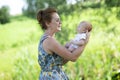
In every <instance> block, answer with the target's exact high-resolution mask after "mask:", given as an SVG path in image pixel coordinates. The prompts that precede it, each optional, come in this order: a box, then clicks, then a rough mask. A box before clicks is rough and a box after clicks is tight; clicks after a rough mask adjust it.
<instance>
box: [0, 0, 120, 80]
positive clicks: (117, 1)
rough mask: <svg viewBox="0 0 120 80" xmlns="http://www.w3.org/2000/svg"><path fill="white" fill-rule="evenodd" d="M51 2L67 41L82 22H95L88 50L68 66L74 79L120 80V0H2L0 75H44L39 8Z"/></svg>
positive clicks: (26, 78)
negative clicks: (41, 57) (40, 47)
mask: <svg viewBox="0 0 120 80" xmlns="http://www.w3.org/2000/svg"><path fill="white" fill-rule="evenodd" d="M47 7H55V8H56V9H57V11H58V13H59V15H60V18H61V21H62V30H61V32H59V33H57V34H56V39H57V40H58V41H59V42H60V43H61V44H62V45H65V43H66V42H67V41H69V40H71V39H72V38H74V35H75V34H76V27H77V26H78V24H79V23H80V22H81V21H83V20H87V21H89V22H91V24H92V26H93V29H92V32H91V37H90V41H89V43H88V45H87V46H86V48H85V50H84V52H83V53H82V55H81V56H80V57H79V59H78V60H77V61H76V62H68V63H67V64H65V65H64V67H63V69H64V70H65V72H66V74H67V75H68V77H69V78H70V80H120V27H119V25H120V0H0V80H38V77H39V73H40V66H39V65H38V62H37V55H38V52H37V47H38V43H39V39H40V37H41V35H42V34H43V31H42V29H41V28H40V25H39V24H38V22H37V20H36V13H37V11H38V10H39V9H44V8H47Z"/></svg>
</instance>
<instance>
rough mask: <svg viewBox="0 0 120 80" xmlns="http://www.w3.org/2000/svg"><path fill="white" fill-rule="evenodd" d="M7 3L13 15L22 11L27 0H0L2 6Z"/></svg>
mask: <svg viewBox="0 0 120 80" xmlns="http://www.w3.org/2000/svg"><path fill="white" fill-rule="evenodd" d="M5 5H7V6H8V7H9V10H10V14H11V15H17V14H21V13H22V7H24V6H25V0H0V8H1V7H2V6H5Z"/></svg>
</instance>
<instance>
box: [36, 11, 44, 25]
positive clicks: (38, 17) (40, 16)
mask: <svg viewBox="0 0 120 80" xmlns="http://www.w3.org/2000/svg"><path fill="white" fill-rule="evenodd" d="M42 16H43V10H40V11H39V12H38V13H37V20H38V22H39V23H41V21H42Z"/></svg>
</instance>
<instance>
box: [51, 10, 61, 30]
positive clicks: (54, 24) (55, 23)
mask: <svg viewBox="0 0 120 80" xmlns="http://www.w3.org/2000/svg"><path fill="white" fill-rule="evenodd" d="M49 27H50V28H51V29H53V30H55V32H58V31H61V21H60V17H59V15H58V14H57V13H56V12H55V13H53V14H52V20H51V22H50V23H49Z"/></svg>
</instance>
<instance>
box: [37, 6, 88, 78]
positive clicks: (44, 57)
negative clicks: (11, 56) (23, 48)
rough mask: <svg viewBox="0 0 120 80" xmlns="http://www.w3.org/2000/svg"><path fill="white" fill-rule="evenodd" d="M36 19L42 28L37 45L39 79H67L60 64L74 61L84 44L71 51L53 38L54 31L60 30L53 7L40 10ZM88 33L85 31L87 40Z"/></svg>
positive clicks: (58, 19)
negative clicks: (42, 31)
mask: <svg viewBox="0 0 120 80" xmlns="http://www.w3.org/2000/svg"><path fill="white" fill-rule="evenodd" d="M37 20H38V22H39V24H40V25H41V28H42V29H43V30H44V34H43V36H42V37H41V39H40V43H39V46H38V62H39V64H40V66H41V73H40V77H39V80H69V79H68V77H67V75H66V74H65V72H64V71H63V70H62V65H63V64H64V63H66V62H67V61H73V62H74V61H76V60H77V58H78V57H79V56H80V54H81V53H82V52H83V50H84V48H85V45H83V46H81V47H79V48H78V49H76V50H75V51H73V52H72V53H71V52H70V51H68V50H67V49H66V48H65V47H64V46H62V45H61V44H60V43H59V42H57V41H56V39H55V33H56V32H59V31H61V21H60V17H59V15H58V13H57V11H56V10H55V9H54V8H47V9H45V10H40V11H39V12H38V14H37ZM88 39H89V33H87V40H86V43H87V42H88Z"/></svg>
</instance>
